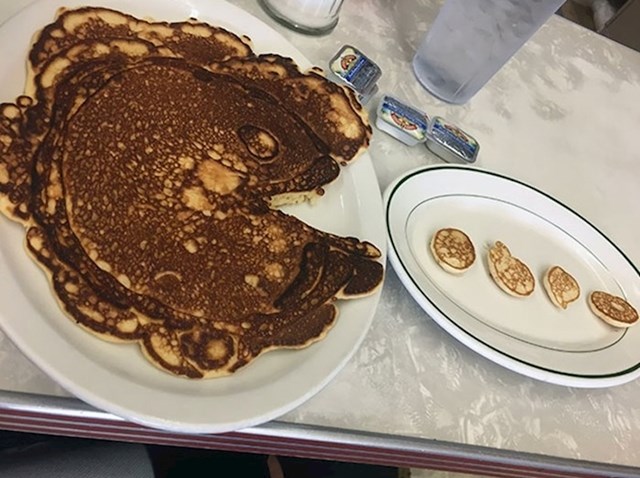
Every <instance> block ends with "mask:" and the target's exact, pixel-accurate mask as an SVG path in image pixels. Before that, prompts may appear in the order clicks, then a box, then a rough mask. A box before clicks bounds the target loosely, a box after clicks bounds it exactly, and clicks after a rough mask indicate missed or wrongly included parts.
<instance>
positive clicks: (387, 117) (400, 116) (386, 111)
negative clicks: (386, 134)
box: [378, 96, 429, 144]
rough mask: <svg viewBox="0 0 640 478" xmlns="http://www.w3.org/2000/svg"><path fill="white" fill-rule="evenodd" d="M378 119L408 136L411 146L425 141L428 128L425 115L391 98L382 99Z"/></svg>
mask: <svg viewBox="0 0 640 478" xmlns="http://www.w3.org/2000/svg"><path fill="white" fill-rule="evenodd" d="M378 118H379V119H382V120H383V121H385V122H386V123H388V124H389V125H391V126H393V127H395V128H397V129H399V130H400V131H401V132H402V133H404V134H406V135H408V136H410V137H411V138H412V140H410V143H411V144H416V143H422V142H424V141H425V140H426V136H427V128H428V126H429V118H428V117H427V115H426V114H425V113H423V112H421V111H418V110H416V109H414V108H412V107H410V106H407V105H405V104H404V103H402V102H401V101H399V100H397V99H395V98H393V97H391V96H384V97H383V98H382V101H381V102H380V106H379V108H378ZM381 129H382V128H381ZM398 139H401V138H398ZM405 142H406V141H405Z"/></svg>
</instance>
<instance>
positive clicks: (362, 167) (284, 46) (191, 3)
mask: <svg viewBox="0 0 640 478" xmlns="http://www.w3.org/2000/svg"><path fill="white" fill-rule="evenodd" d="M68 3H70V4H72V6H76V5H79V4H80V3H82V2H75V1H71V2H68ZM114 3H118V2H117V1H116V2H113V1H109V0H106V1H105V0H103V1H98V2H96V4H100V5H95V6H105V5H107V8H117V7H113V6H111V5H113V4H114ZM120 3H124V2H120ZM153 3H154V2H153V1H151V0H144V1H143V2H140V3H137V4H136V5H135V9H138V10H140V9H144V8H148V10H149V11H150V13H151V14H152V15H154V13H153V12H154V11H158V10H162V9H163V8H165V9H175V10H178V9H180V8H182V7H185V8H194V7H195V6H197V8H199V9H200V11H199V15H198V16H199V18H203V21H208V22H210V23H213V22H214V21H215V20H213V21H212V18H213V19H215V18H218V17H221V16H222V17H225V15H226V17H225V18H224V19H223V18H221V19H220V20H219V21H220V22H221V23H222V24H223V26H224V28H227V29H229V30H230V31H238V30H240V32H239V33H238V34H239V35H242V34H245V32H244V31H241V30H243V27H242V26H240V27H238V30H233V29H232V28H230V27H229V26H228V24H233V23H238V24H240V25H242V24H246V23H249V24H250V26H255V25H259V27H260V32H261V33H259V34H258V36H260V35H264V36H268V37H269V40H268V42H277V44H278V46H277V47H275V48H273V49H272V50H273V51H276V52H279V53H282V50H286V53H283V54H285V55H286V56H292V57H293V58H294V59H295V61H296V63H297V64H298V65H300V66H301V68H308V67H310V66H311V65H312V63H311V62H310V61H309V60H308V59H307V58H306V56H305V55H304V54H302V52H300V50H298V49H297V48H296V47H295V46H294V45H293V44H292V43H291V42H289V40H287V39H286V38H285V37H284V36H283V35H282V34H281V33H279V32H278V31H277V30H275V29H273V28H272V27H271V26H270V25H268V24H266V23H265V22H263V21H262V20H260V19H259V18H257V17H256V16H254V15H253V14H252V13H250V12H248V11H246V10H244V9H242V8H241V7H239V6H237V5H234V4H231V3H228V2H226V1H224V0H216V1H215V2H212V1H210V0H179V1H178V2H176V1H175V0H163V1H162V2H158V3H159V6H156V7H154V6H153ZM60 5H62V2H56V4H53V5H52V3H51V2H50V1H47V0H36V1H34V2H31V3H30V4H28V5H26V6H25V7H24V8H22V9H21V10H19V11H18V12H17V13H15V14H14V15H12V16H11V17H9V18H7V19H6V20H5V21H4V22H2V23H1V24H0V28H4V27H5V26H7V25H11V24H12V22H15V21H16V19H20V18H22V16H23V15H29V14H30V12H31V11H32V9H38V8H40V7H43V6H47V7H49V9H54V8H57V7H59V6H60ZM174 5H175V6H174ZM221 6H222V7H223V9H224V10H225V12H226V13H225V14H222V15H221V13H220V10H219V9H220V7H221ZM154 8H155V10H154ZM120 9H121V10H122V11H125V12H128V10H126V9H124V8H120ZM135 9H134V10H135ZM155 16H157V14H156V15H155ZM232 16H233V18H232ZM159 19H162V18H160V17H159ZM36 28H37V26H36ZM245 28H246V27H245ZM256 38H257V37H256ZM251 40H252V42H253V43H254V45H253V46H254V48H255V47H256V46H258V47H259V46H260V45H256V44H255V38H254V37H252V38H251ZM258 51H261V49H260V48H258ZM16 93H17V94H19V93H20V92H16ZM347 168H348V169H346V170H343V171H342V175H343V176H347V177H349V178H350V179H351V181H352V184H351V185H350V186H349V187H350V188H351V189H352V191H353V194H354V196H355V199H356V201H357V202H358V203H359V205H358V206H357V209H356V212H357V211H359V210H361V209H362V206H363V205H366V207H367V208H368V211H373V212H374V219H373V220H371V219H368V221H366V224H365V222H364V221H361V223H360V229H363V230H364V231H367V232H362V231H361V232H360V233H358V234H359V235H362V234H366V237H365V236H363V238H362V239H363V240H367V241H371V242H373V243H375V244H376V245H377V247H378V248H379V249H380V251H381V258H380V262H381V263H382V264H383V266H384V265H385V258H386V254H387V241H386V235H385V232H384V216H383V208H382V197H381V192H380V187H379V183H378V180H377V176H376V174H375V170H374V168H373V163H372V161H371V157H370V155H369V153H368V152H365V153H363V154H362V155H361V156H360V157H358V158H357V159H356V160H355V161H354V162H353V164H350V165H349V166H348V167H347ZM361 203H362V204H361ZM2 220H3V221H4V220H6V221H7V222H11V223H12V225H9V226H7V227H13V226H14V225H15V223H13V221H9V220H8V219H6V218H4V219H2ZM4 254H5V253H4V252H3V257H2V258H0V262H2V263H6V262H7V260H6V259H5V257H4ZM20 260H25V261H29V262H31V261H32V260H31V259H30V258H28V257H27V255H26V253H25V254H24V258H20ZM39 272H41V271H39ZM7 277H8V278H9V280H11V279H12V278H13V273H12V272H11V271H10V270H9V271H8V273H7V274H5V277H4V278H5V279H6V278H7ZM0 278H2V277H0ZM43 280H45V279H43ZM15 282H17V281H15ZM15 288H16V291H17V292H19V293H21V294H22V295H24V296H25V300H29V299H28V295H27V294H26V293H25V292H24V291H23V289H22V288H21V287H20V286H18V285H15ZM382 288H383V284H380V286H379V287H378V289H377V290H376V291H375V292H374V294H372V295H371V296H368V297H365V298H362V299H359V300H361V301H367V302H366V304H367V305H366V307H365V306H363V309H365V311H361V314H360V315H364V316H366V317H363V318H362V319H361V321H362V327H361V329H360V330H359V331H358V333H357V335H356V334H355V333H354V334H353V335H354V340H353V341H352V343H351V346H350V350H349V352H348V353H347V354H345V355H343V356H342V357H340V358H336V359H335V361H336V364H335V366H334V367H333V369H332V370H330V371H329V372H328V373H326V374H324V377H323V378H322V379H320V380H318V381H316V382H315V383H314V384H313V386H311V387H308V388H306V390H305V391H304V392H298V393H296V394H294V395H295V398H293V399H288V400H284V401H280V405H278V406H277V407H275V408H274V407H272V408H270V410H269V411H267V412H261V413H260V414H255V413H254V414H252V415H250V416H247V417H246V418H244V419H236V420H233V421H224V422H223V421H221V420H218V421H216V422H213V423H212V422H211V421H206V420H204V421H197V422H195V421H184V419H182V420H181V419H180V417H179V416H173V417H167V416H166V415H164V414H163V415H162V416H160V415H159V414H156V415H153V414H148V413H146V412H145V411H144V410H145V407H144V406H143V405H142V406H140V407H139V408H138V409H137V410H132V409H131V408H130V407H128V406H124V407H123V406H122V403H119V402H116V401H114V400H113V397H109V398H104V397H102V396H100V395H96V394H95V393H94V392H93V390H92V388H91V383H90V381H85V382H84V383H80V385H79V384H78V376H77V374H76V376H73V378H69V377H68V376H66V375H65V373H64V370H60V369H59V367H60V364H59V363H54V364H50V363H48V362H47V361H46V357H44V356H43V355H42V352H39V351H36V350H34V348H35V347H36V345H35V344H32V343H31V342H30V340H29V339H28V338H25V337H24V334H22V333H21V332H19V330H18V329H19V327H17V328H14V327H13V326H12V325H11V321H10V320H2V317H3V315H4V314H0V322H1V323H2V330H3V331H4V332H5V334H6V335H7V337H8V338H9V339H10V340H11V341H12V342H13V343H14V344H15V345H16V346H17V347H18V349H19V350H21V352H23V353H24V354H25V355H26V356H27V357H28V358H29V359H30V360H31V361H32V362H33V363H35V364H36V365H37V366H38V367H39V368H40V369H41V370H43V371H44V372H45V373H46V374H47V375H48V376H49V377H51V378H53V379H54V380H55V381H56V382H58V384H60V385H61V386H62V387H63V388H65V389H66V390H67V391H69V392H70V393H71V394H73V395H75V396H77V397H79V398H81V399H82V400H84V401H86V402H88V403H90V404H92V405H94V406H96V407H98V408H101V409H103V410H106V411H108V412H111V413H114V414H116V415H118V416H120V417H123V418H125V419H126V420H131V421H132V422H136V423H140V424H143V425H146V426H150V427H154V428H158V429H163V430H167V431H176V432H189V433H224V432H230V431H234V430H238V429H241V428H246V427H249V426H255V425H259V424H261V423H264V422H266V421H269V420H272V419H274V418H277V417H279V416H281V415H282V414H284V413H287V412H289V411H291V410H293V409H294V408H296V407H298V406H299V405H301V404H302V403H304V402H305V401H307V400H308V399H310V398H311V397H312V396H314V395H315V394H316V393H318V392H319V391H320V390H321V389H322V388H324V387H325V386H326V385H327V384H328V383H329V382H330V381H331V380H333V379H334V378H335V376H336V375H337V374H338V373H339V372H340V371H341V370H342V369H343V368H344V366H345V365H346V364H347V363H348V362H349V361H350V360H351V358H352V357H353V355H354V354H355V353H356V351H357V350H358V349H359V347H360V346H361V344H362V342H363V341H364V339H365V337H366V335H367V332H368V330H369V329H370V327H371V324H372V322H373V318H374V315H375V312H376V310H377V305H378V302H379V300H380V297H381V293H382ZM51 295H52V296H53V294H51ZM31 300H32V299H31ZM347 302H348V301H347ZM31 311H33V312H34V313H36V314H38V315H41V314H40V313H39V311H38V308H37V307H35V306H34V305H31V310H30V312H31ZM52 314H55V315H58V316H60V319H61V320H64V321H67V322H69V319H68V318H67V317H65V314H64V313H63V312H62V311H61V310H55V311H53V312H52ZM40 320H45V321H46V319H40ZM71 325H72V326H73V327H76V328H77V326H76V325H74V324H71ZM82 333H86V332H84V331H82ZM60 340H64V341H65V342H66V344H67V345H71V346H73V343H72V342H69V340H68V339H67V338H66V337H61V338H60ZM90 340H98V339H97V338H96V337H92V338H91V339H90ZM71 348H72V349H73V353H72V357H69V358H67V360H71V359H73V358H86V357H84V353H83V352H82V351H81V350H80V349H76V348H75V347H71ZM89 358H91V357H89ZM292 359H293V360H295V357H294V356H293V355H292ZM145 366H149V369H150V370H152V371H153V370H154V368H153V367H152V366H151V365H150V364H145ZM98 367H100V366H99V365H98ZM63 368H64V367H63ZM296 373H300V372H296ZM104 374H107V375H109V374H111V375H117V374H116V373H115V372H114V371H113V370H112V369H104ZM178 379H180V378H178ZM121 380H125V381H128V382H132V379H131V378H123V379H121ZM80 382H82V380H81V381H80ZM163 392H164V391H163ZM167 393H168V397H172V396H174V392H171V391H170V392H167ZM243 393H246V392H243ZM289 395H290V394H289ZM200 399H201V400H204V401H209V403H210V402H211V400H215V395H210V396H208V395H206V394H204V395H201V396H200ZM179 408H180V407H178V409H179ZM177 415H180V414H177Z"/></svg>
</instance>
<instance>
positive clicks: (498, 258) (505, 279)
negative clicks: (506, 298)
mask: <svg viewBox="0 0 640 478" xmlns="http://www.w3.org/2000/svg"><path fill="white" fill-rule="evenodd" d="M487 263H488V265H489V273H490V274H491V277H492V279H493V280H494V282H495V283H496V284H497V286H498V287H500V289H502V290H503V291H504V292H506V293H507V294H509V295H511V296H513V297H527V296H529V295H531V294H532V293H533V290H534V289H535V284H536V281H535V278H534V277H533V274H532V273H531V270H530V269H529V267H527V265H526V264H525V263H524V262H522V261H521V260H520V259H518V258H516V257H513V256H512V255H511V252H510V251H509V248H508V247H507V246H505V245H504V244H503V243H502V242H500V241H496V243H495V244H494V246H493V247H492V248H490V249H489V253H488V254H487Z"/></svg>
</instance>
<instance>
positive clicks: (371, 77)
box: [329, 45, 382, 104]
mask: <svg viewBox="0 0 640 478" xmlns="http://www.w3.org/2000/svg"><path fill="white" fill-rule="evenodd" d="M329 71H330V72H331V76H332V78H333V79H334V80H335V81H336V82H337V83H340V84H343V85H347V86H348V87H350V88H351V89H353V90H354V91H355V92H356V93H357V94H358V100H359V101H360V102H361V103H362V104H365V103H366V102H367V101H369V99H370V98H371V97H372V96H373V95H374V94H376V92H377V91H378V86H377V84H376V83H377V81H378V79H379V78H380V76H381V75H382V70H381V69H380V67H379V66H378V65H376V64H375V63H374V62H373V61H371V60H370V59H369V58H368V57H367V56H366V55H364V54H363V53H362V52H361V51H360V50H358V49H357V48H355V47H353V46H351V45H345V46H343V47H342V48H341V49H340V50H339V51H338V53H336V55H335V56H334V57H333V58H332V59H331V61H330V62H329Z"/></svg>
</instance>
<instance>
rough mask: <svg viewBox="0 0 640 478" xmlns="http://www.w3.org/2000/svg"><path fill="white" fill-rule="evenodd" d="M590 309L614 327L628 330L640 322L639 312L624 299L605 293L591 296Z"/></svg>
mask: <svg viewBox="0 0 640 478" xmlns="http://www.w3.org/2000/svg"><path fill="white" fill-rule="evenodd" d="M588 302H589V308H590V309H591V311H592V312H593V313H594V314H595V315H596V316H597V317H599V318H600V319H602V320H604V321H605V322H606V323H607V324H609V325H611V326H613V327H619V328H626V327H631V326H632V325H634V324H636V323H637V322H638V311H637V310H636V309H635V308H634V307H633V306H632V305H631V304H630V303H629V302H627V301H626V300H624V299H623V298H622V297H618V296H615V295H612V294H609V293H607V292H603V291H599V290H596V291H593V292H592V293H591V294H589V301H588Z"/></svg>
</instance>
